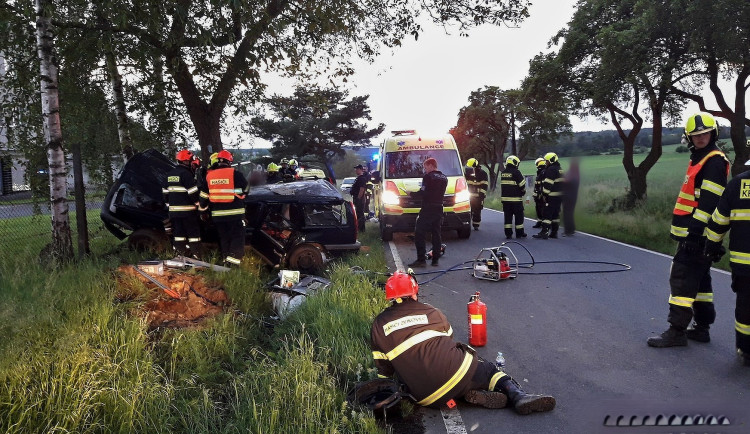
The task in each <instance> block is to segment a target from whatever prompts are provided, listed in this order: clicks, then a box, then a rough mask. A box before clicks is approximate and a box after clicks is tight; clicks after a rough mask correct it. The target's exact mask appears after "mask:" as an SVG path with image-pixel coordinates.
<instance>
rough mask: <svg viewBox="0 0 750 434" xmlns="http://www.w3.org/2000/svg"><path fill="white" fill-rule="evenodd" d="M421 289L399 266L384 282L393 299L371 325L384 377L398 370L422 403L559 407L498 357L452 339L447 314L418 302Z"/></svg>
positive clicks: (518, 409) (374, 351) (519, 408)
mask: <svg viewBox="0 0 750 434" xmlns="http://www.w3.org/2000/svg"><path fill="white" fill-rule="evenodd" d="M418 291H419V286H418V285H417V282H416V280H415V279H414V277H412V276H410V275H408V274H406V273H402V272H399V271H397V272H396V273H394V274H393V276H391V277H390V278H389V279H388V281H387V282H386V285H385V296H386V298H387V299H388V300H392V301H393V304H392V305H391V306H390V307H388V308H387V309H385V310H384V311H383V312H381V313H380V315H378V316H377V318H375V321H374V322H373V324H372V330H371V340H372V341H371V345H372V355H373V357H374V359H375V366H376V367H377V369H378V375H379V376H380V377H389V376H392V375H393V374H394V373H395V374H396V375H397V376H398V378H399V380H400V381H401V382H403V383H405V385H406V387H407V388H408V392H409V393H410V394H411V395H412V396H413V397H414V398H415V400H416V401H417V404H419V405H423V406H429V407H440V406H444V405H451V404H453V403H452V402H451V401H453V399H454V398H463V399H464V400H465V401H467V402H469V403H472V404H476V405H481V406H483V407H486V408H504V407H505V406H506V403H507V402H508V401H510V404H511V405H512V406H513V408H514V409H515V410H516V412H518V413H519V414H529V413H532V412H536V411H550V410H552V409H553V408H555V398H553V397H551V396H548V395H531V394H527V393H525V392H524V391H523V390H521V387H520V386H519V384H518V383H517V382H516V381H515V380H513V379H512V378H511V377H510V376H509V375H508V374H506V373H505V372H503V371H501V370H500V369H499V368H498V367H497V366H496V365H495V364H494V363H492V362H488V361H486V360H483V359H482V358H481V357H479V356H478V355H476V354H475V351H474V349H473V348H471V347H470V346H468V345H465V344H462V343H458V342H456V341H454V340H453V337H452V335H453V329H452V328H451V325H450V323H449V322H448V319H447V318H446V317H445V315H443V313H442V312H441V311H439V310H438V309H436V308H434V307H432V306H430V305H429V304H425V303H420V302H418V301H417V293H418ZM449 403H450V404H449Z"/></svg>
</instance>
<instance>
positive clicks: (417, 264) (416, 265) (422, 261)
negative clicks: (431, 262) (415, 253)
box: [407, 258, 427, 268]
mask: <svg viewBox="0 0 750 434" xmlns="http://www.w3.org/2000/svg"><path fill="white" fill-rule="evenodd" d="M426 266H427V261H426V260H425V259H424V258H422V259H417V260H416V261H414V262H412V263H411V264H409V265H407V267H411V268H422V267H426Z"/></svg>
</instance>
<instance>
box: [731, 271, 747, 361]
mask: <svg viewBox="0 0 750 434" xmlns="http://www.w3.org/2000/svg"><path fill="white" fill-rule="evenodd" d="M732 291H734V292H735V293H736V294H737V302H736V304H735V307H734V335H735V342H736V345H737V348H739V349H740V350H742V352H743V353H745V354H750V276H742V275H737V274H734V273H732Z"/></svg>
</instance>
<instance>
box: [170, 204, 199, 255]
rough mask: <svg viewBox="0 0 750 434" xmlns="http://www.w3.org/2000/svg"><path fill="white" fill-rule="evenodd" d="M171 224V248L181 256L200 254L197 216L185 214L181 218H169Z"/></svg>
mask: <svg viewBox="0 0 750 434" xmlns="http://www.w3.org/2000/svg"><path fill="white" fill-rule="evenodd" d="M169 221H170V222H171V224H172V236H173V238H172V247H174V249H175V251H176V252H177V253H178V254H180V255H183V256H193V255H196V254H199V253H200V247H201V228H200V224H199V223H198V214H197V213H195V212H190V213H185V215H181V216H169Z"/></svg>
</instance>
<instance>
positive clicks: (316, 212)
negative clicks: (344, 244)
mask: <svg viewBox="0 0 750 434" xmlns="http://www.w3.org/2000/svg"><path fill="white" fill-rule="evenodd" d="M304 215H305V224H306V225H307V226H340V225H342V224H346V210H345V208H344V205H343V204H338V205H328V204H306V205H305V212H304Z"/></svg>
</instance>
